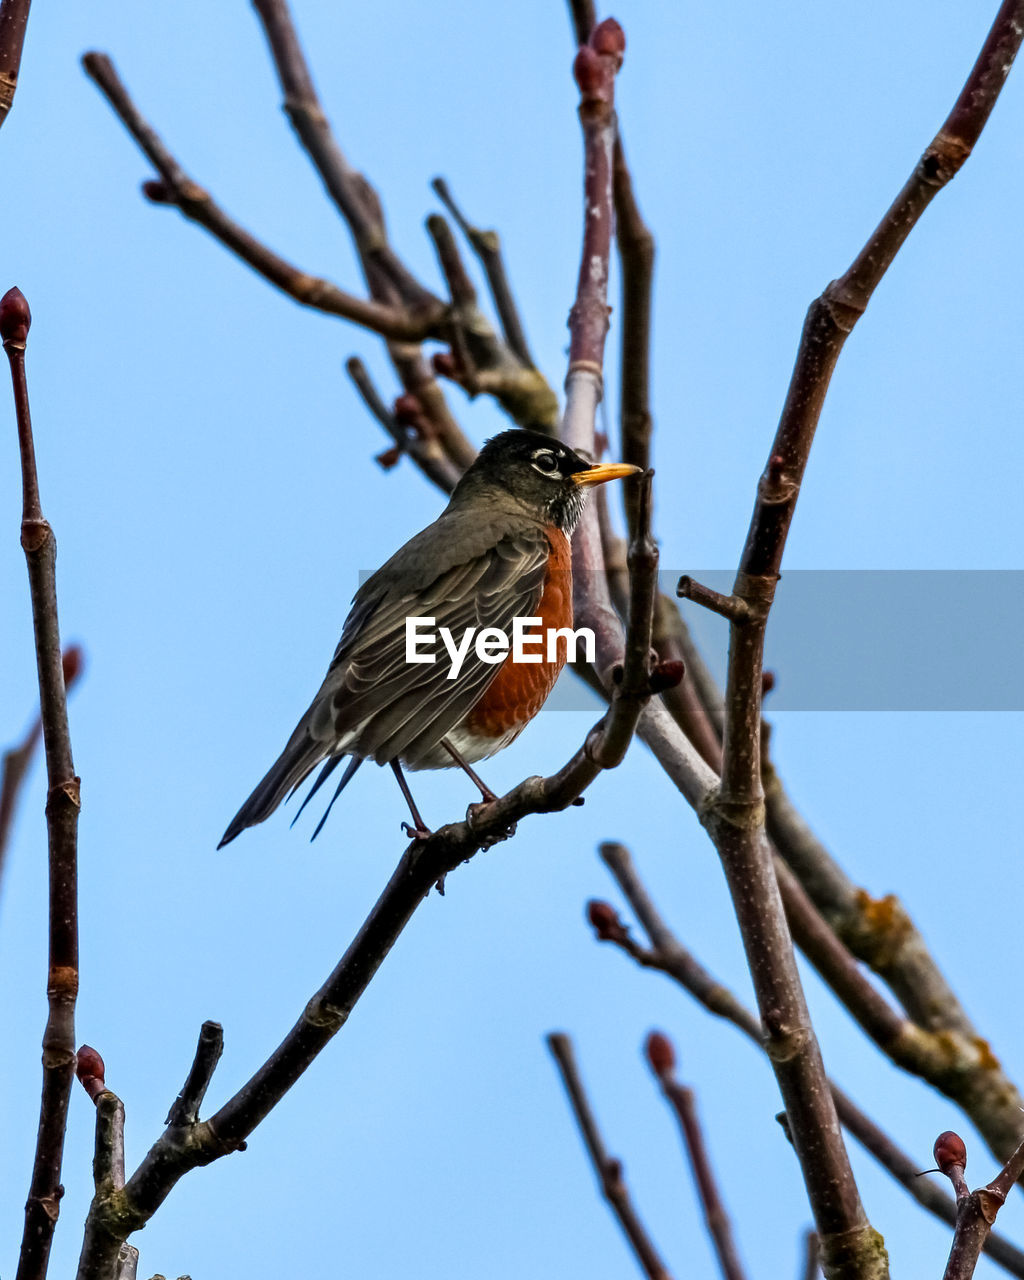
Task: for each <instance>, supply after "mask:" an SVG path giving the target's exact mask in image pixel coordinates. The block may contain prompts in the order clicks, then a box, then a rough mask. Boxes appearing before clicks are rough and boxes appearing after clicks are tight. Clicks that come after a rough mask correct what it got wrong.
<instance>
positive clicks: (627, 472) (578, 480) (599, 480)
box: [570, 462, 643, 489]
mask: <svg viewBox="0 0 1024 1280" xmlns="http://www.w3.org/2000/svg"><path fill="white" fill-rule="evenodd" d="M642 470H643V468H642V467H634V466H633V464H632V463H630V462H599V463H598V464H597V466H596V467H588V468H587V470H586V471H577V472H576V473H575V474H574V475H573V476H571V477H570V478H571V479H572V480H573V482H574V483H575V484H578V485H581V486H582V487H583V488H585V489H589V488H590V486H591V485H594V484H604V483H605V481H606V480H624V479H625V478H626V476H638V475H639V474H640V473H641V471H642Z"/></svg>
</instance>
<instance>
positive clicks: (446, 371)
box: [430, 351, 459, 378]
mask: <svg viewBox="0 0 1024 1280" xmlns="http://www.w3.org/2000/svg"><path fill="white" fill-rule="evenodd" d="M430 363H431V365H433V368H434V372H435V373H436V374H437V376H438V377H439V378H455V377H457V376H458V372H459V366H458V362H457V361H456V359H455V357H454V356H453V355H452V353H451V352H450V351H435V352H434V354H433V356H432V357H431V360H430Z"/></svg>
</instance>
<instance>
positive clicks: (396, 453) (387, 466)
mask: <svg viewBox="0 0 1024 1280" xmlns="http://www.w3.org/2000/svg"><path fill="white" fill-rule="evenodd" d="M401 456H402V450H401V449H400V448H399V447H398V445H397V444H393V445H392V446H391V448H390V449H385V450H384V452H383V453H378V454H377V457H376V459H375V461H376V462H378V463H379V464H380V465H381V466H382V467H383V468H384V470H385V471H390V470H391V468H392V467H393V466H395V465H396V464H397V462H398V459H399V458H400V457H401Z"/></svg>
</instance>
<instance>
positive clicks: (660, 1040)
mask: <svg viewBox="0 0 1024 1280" xmlns="http://www.w3.org/2000/svg"><path fill="white" fill-rule="evenodd" d="M646 1051H647V1061H648V1063H649V1064H650V1067H651V1070H652V1071H653V1072H654V1075H655V1077H656V1079H657V1081H658V1083H659V1084H660V1085H661V1091H662V1093H663V1094H664V1096H665V1099H666V1101H667V1102H668V1104H669V1106H670V1107H671V1108H672V1110H673V1112H674V1113H675V1116H676V1119H677V1120H678V1121H679V1129H680V1132H681V1133H682V1136H683V1146H684V1147H685V1149H686V1154H687V1156H688V1157H689V1160H690V1169H691V1171H692V1173H693V1180H694V1183H695V1185H696V1188H697V1196H698V1198H699V1200H700V1204H701V1208H702V1209H703V1210H704V1221H705V1223H706V1224H707V1228H708V1234H709V1235H710V1236H711V1242H712V1244H713V1245H714V1249H715V1256H716V1257H717V1258H718V1265H719V1267H720V1269H721V1272H722V1275H723V1277H724V1280H746V1272H745V1271H744V1270H743V1265H742V1263H741V1262H740V1258H739V1254H738V1253H737V1251H736V1241H735V1240H734V1239H733V1234H732V1222H731V1221H730V1219H729V1213H728V1210H727V1209H726V1207H725V1202H724V1201H723V1199H722V1196H721V1193H720V1192H719V1190H718V1180H717V1179H716V1178H715V1173H714V1170H713V1169H712V1167H711V1159H710V1157H709V1155H708V1149H707V1144H706V1143H705V1141H704V1132H703V1130H702V1128H701V1123H700V1117H699V1116H698V1114H697V1098H696V1095H695V1094H694V1091H693V1089H691V1088H688V1087H687V1086H685V1085H681V1084H680V1083H679V1081H678V1080H677V1079H676V1078H675V1067H676V1055H675V1049H674V1048H673V1047H672V1044H671V1042H670V1041H669V1039H668V1037H667V1036H664V1035H662V1033H661V1032H660V1031H653V1032H651V1034H650V1035H649V1036H648V1037H647V1045H646Z"/></svg>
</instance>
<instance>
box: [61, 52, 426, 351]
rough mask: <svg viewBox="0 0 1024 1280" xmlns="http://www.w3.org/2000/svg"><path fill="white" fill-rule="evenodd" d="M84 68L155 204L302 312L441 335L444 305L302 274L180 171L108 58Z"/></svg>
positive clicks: (389, 333) (383, 329) (94, 56)
mask: <svg viewBox="0 0 1024 1280" xmlns="http://www.w3.org/2000/svg"><path fill="white" fill-rule="evenodd" d="M82 66H83V67H84V68H85V70H86V72H87V73H88V75H89V76H90V78H91V79H92V80H93V81H94V82H95V83H96V85H97V86H98V88H99V89H100V92H101V93H102V94H103V96H104V97H105V98H106V99H107V101H108V102H109V103H110V105H111V106H112V107H113V109H114V111H115V112H116V113H117V115H118V117H119V118H120V120H121V123H122V124H123V125H124V126H125V128H126V129H127V130H128V132H129V133H130V134H131V136H132V137H133V138H134V139H135V141H136V142H137V143H138V145H139V147H140V148H141V150H142V151H143V152H144V153H145V154H146V155H147V156H148V157H149V159H150V161H151V162H152V164H153V166H154V168H155V169H156V171H157V172H158V173H159V174H160V179H161V180H160V181H159V182H146V183H144V184H143V188H142V189H143V193H144V194H145V195H146V197H147V198H148V199H149V200H151V201H152V202H153V203H154V204H165V205H174V207H175V208H177V209H179V210H180V211H181V212H182V213H183V214H184V215H185V217H186V218H189V219H190V220H191V221H193V222H196V223H198V224H199V225H200V226H201V227H205V228H206V230H207V231H209V232H210V234H211V235H213V236H214V237H216V239H218V240H219V241H220V242H221V244H223V245H224V247H225V248H226V249H229V250H230V251H231V252H232V253H234V254H236V255H237V256H238V257H239V258H241V259H242V261H243V262H245V263H247V264H248V265H249V266H250V267H252V269H253V270H254V271H256V272H257V273H258V274H259V275H261V276H262V277H263V278H264V279H265V280H267V281H269V282H270V283H271V284H272V285H275V286H276V287H277V288H278V289H280V290H281V291H282V292H283V293H286V294H287V295H288V296H289V297H290V298H293V299H294V300H295V301H296V302H299V303H301V304H302V305H303V306H306V307H311V308H313V309H314V310H316V311H324V312H327V313H328V314H330V315H336V316H342V317H344V318H345V319H346V320H352V321H353V322H354V323H356V324H360V325H362V326H363V327H364V328H366V329H370V330H372V331H373V332H374V333H379V334H380V335H381V336H382V337H385V338H392V339H402V340H405V341H415V340H417V339H419V338H424V337H426V336H427V335H428V334H430V333H434V332H436V331H437V330H438V326H439V325H440V323H441V320H442V318H443V316H444V310H445V309H444V304H443V303H441V302H440V301H436V300H435V303H434V304H433V305H431V306H430V307H424V308H422V309H420V310H418V311H415V312H414V311H413V310H412V309H410V308H409V307H407V306H401V305H388V304H386V303H382V302H377V301H375V300H373V299H367V298H357V297H355V296H354V295H353V294H350V293H345V292H344V291H343V290H342V289H339V288H338V286H337V285H335V284H331V282H330V281H329V280H323V279H321V278H320V277H318V276H311V275H309V274H308V273H307V272H305V271H300V270H299V268H298V267H296V266H293V265H292V264H291V263H290V262H287V261H286V260H285V259H284V258H281V257H279V256H278V255H277V254H276V253H274V252H273V250H271V249H269V248H267V246H266V245H264V244H262V243H261V242H260V241H258V240H257V239H256V238H255V237H254V236H253V235H252V234H251V233H250V232H248V231H246V230H245V228H244V227H241V226H240V225H239V224H238V223H237V222H235V221H233V219H231V218H229V217H228V215H227V214H226V213H225V212H224V211H223V209H221V207H220V206H219V205H218V204H217V203H216V201H215V200H214V199H213V197H212V196H211V195H210V193H209V192H208V191H207V190H206V189H205V188H204V187H201V186H200V185H199V184H198V183H197V182H195V181H193V179H192V178H190V177H189V176H188V174H187V173H185V171H184V170H183V169H182V168H181V166H180V165H179V164H178V162H177V160H175V158H174V156H172V155H171V153H170V151H168V149H167V147H166V146H165V145H164V143H163V141H162V140H161V138H160V137H159V135H158V134H157V133H156V132H155V130H154V129H153V128H152V127H151V126H150V125H149V124H148V123H147V122H146V120H145V119H144V118H143V117H142V115H141V114H140V113H139V110H138V108H137V107H136V106H135V103H134V102H133V101H132V99H131V97H130V96H129V94H128V91H127V89H126V88H125V86H124V83H123V82H122V80H121V78H120V77H119V76H118V74H117V70H116V69H115V67H114V64H113V62H112V61H111V60H110V58H109V57H107V55H106V54H104V53H87V54H86V55H85V56H84V57H83V59H82Z"/></svg>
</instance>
